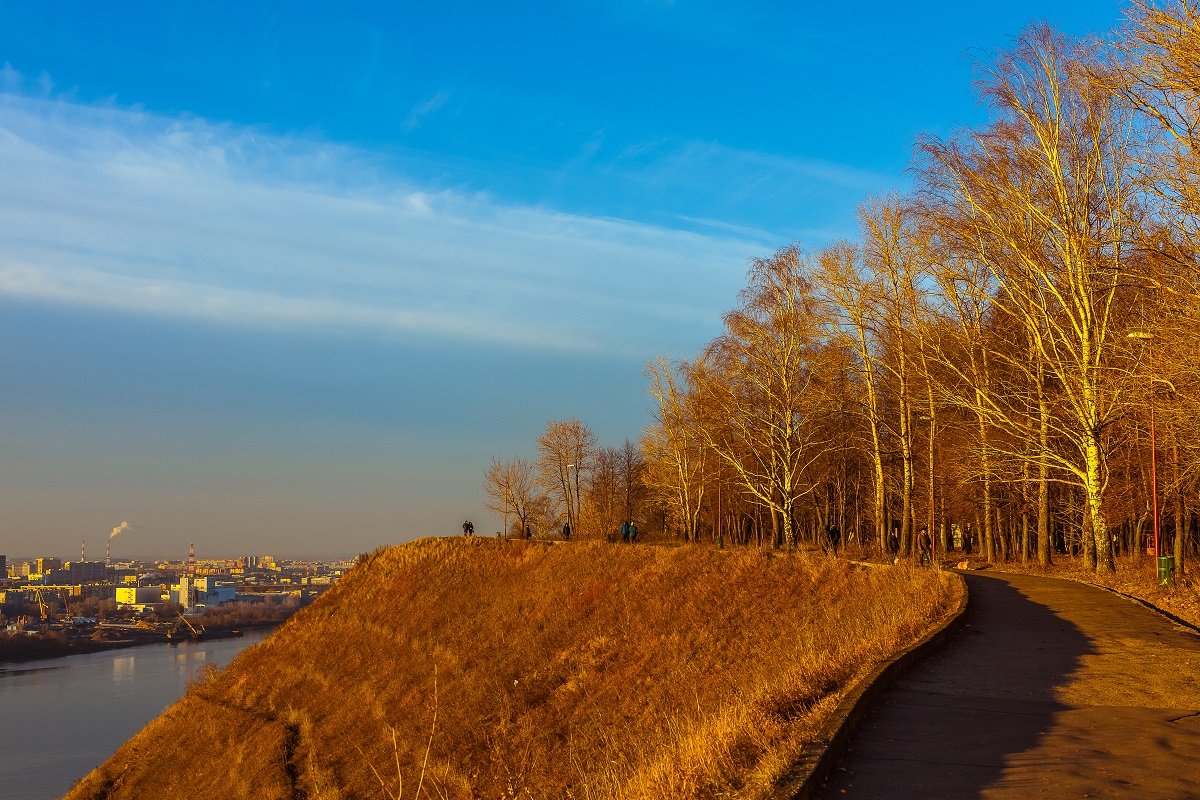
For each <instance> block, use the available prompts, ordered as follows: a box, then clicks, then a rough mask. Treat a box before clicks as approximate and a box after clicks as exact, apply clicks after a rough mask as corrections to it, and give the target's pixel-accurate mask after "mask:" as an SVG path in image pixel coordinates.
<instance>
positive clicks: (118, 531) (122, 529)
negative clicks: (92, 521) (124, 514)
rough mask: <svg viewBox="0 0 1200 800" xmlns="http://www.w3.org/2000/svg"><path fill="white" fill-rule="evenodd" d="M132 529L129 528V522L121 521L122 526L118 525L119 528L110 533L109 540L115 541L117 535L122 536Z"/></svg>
mask: <svg viewBox="0 0 1200 800" xmlns="http://www.w3.org/2000/svg"><path fill="white" fill-rule="evenodd" d="M130 529H131V528H130V526H129V523H128V522H126V521H125V520H121V524H120V525H118V526H117V527H115V528H113V529H112V533H110V534H109V535H108V540H109V541H110V542H111V541H112V540H113V539H115V538H117V535H118V534H121V533H123V532H125V531H127V530H130Z"/></svg>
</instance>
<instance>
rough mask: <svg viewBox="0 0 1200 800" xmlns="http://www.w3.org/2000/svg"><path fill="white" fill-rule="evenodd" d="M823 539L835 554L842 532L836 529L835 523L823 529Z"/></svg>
mask: <svg viewBox="0 0 1200 800" xmlns="http://www.w3.org/2000/svg"><path fill="white" fill-rule="evenodd" d="M825 539H826V540H827V541H828V542H829V549H830V550H832V551H833V554H834V555H835V556H836V555H837V551H838V545H839V544H841V542H842V532H841V531H840V530H839V529H838V526H837V525H830V526H829V527H828V528H826V529H825Z"/></svg>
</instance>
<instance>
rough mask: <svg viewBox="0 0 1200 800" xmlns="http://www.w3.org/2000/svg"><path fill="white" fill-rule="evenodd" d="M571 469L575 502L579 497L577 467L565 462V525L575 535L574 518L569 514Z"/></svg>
mask: <svg viewBox="0 0 1200 800" xmlns="http://www.w3.org/2000/svg"><path fill="white" fill-rule="evenodd" d="M571 470H575V498H576V502H578V499H579V468H578V467H576V466H575V465H574V464H567V527H568V528H570V529H571V534H572V535H576V534H577V531H576V530H575V520H574V519H573V518H572V516H571Z"/></svg>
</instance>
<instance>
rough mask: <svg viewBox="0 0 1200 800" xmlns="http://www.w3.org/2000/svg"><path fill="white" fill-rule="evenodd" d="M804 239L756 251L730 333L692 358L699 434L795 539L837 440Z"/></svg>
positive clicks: (791, 542) (786, 539)
mask: <svg viewBox="0 0 1200 800" xmlns="http://www.w3.org/2000/svg"><path fill="white" fill-rule="evenodd" d="M809 268H810V264H809V263H808V259H807V257H806V256H804V255H802V254H801V252H800V251H799V250H798V249H797V248H795V247H789V248H786V249H783V250H780V251H779V252H777V253H776V254H775V255H774V256H773V257H771V258H765V259H756V260H755V261H754V263H753V266H752V267H751V270H750V283H749V286H747V287H746V289H744V290H743V291H742V293H741V300H742V302H741V306H740V308H738V309H737V310H736V311H732V312H730V313H728V314H726V315H725V329H726V332H725V334H724V335H723V336H720V337H718V338H717V339H716V340H714V341H713V342H712V343H711V344H710V345H709V346H708V348H707V349H706V351H705V354H704V357H703V358H702V359H701V360H700V361H698V362H696V363H695V364H692V365H690V370H689V372H690V380H691V381H692V382H693V385H695V386H696V387H697V389H698V391H699V394H700V396H701V398H702V403H701V405H702V408H703V409H704V411H703V413H702V414H701V415H700V424H699V426H698V429H697V430H698V433H699V435H700V437H701V439H702V440H703V441H704V443H705V445H706V446H707V447H708V448H709V449H710V450H711V451H712V452H713V453H714V454H715V455H716V456H717V457H718V458H720V459H721V460H722V462H723V463H725V464H726V465H727V466H728V467H729V468H730V469H731V470H732V472H733V473H734V475H736V477H737V480H738V484H739V486H740V487H741V489H742V490H743V491H744V492H746V493H747V494H749V495H750V496H752V497H754V498H755V500H757V501H758V502H759V503H761V504H762V506H763V507H765V508H766V509H768V510H769V511H770V512H771V516H772V523H773V527H774V529H775V530H776V532H777V535H776V541H780V540H782V542H783V544H784V545H785V546H786V547H788V548H794V547H795V546H796V529H795V525H794V522H793V511H794V508H795V507H796V504H797V501H798V500H799V499H800V498H801V497H804V496H805V495H807V494H809V493H810V492H811V491H813V489H814V488H815V486H814V485H813V484H812V483H811V482H809V480H808V478H809V477H810V476H809V475H807V474H806V473H807V472H808V469H809V467H810V466H811V465H812V464H813V463H814V462H815V461H817V460H818V459H819V458H820V456H821V454H822V453H823V452H824V450H825V448H826V447H827V446H828V442H827V441H826V440H824V439H822V438H821V436H820V434H821V433H822V430H823V429H822V428H821V426H819V425H817V424H814V420H815V419H817V418H819V417H820V416H821V414H822V413H823V407H824V405H825V401H826V400H827V398H826V396H825V395H824V393H823V387H822V385H821V384H822V376H821V372H822V369H823V368H824V367H825V363H824V362H823V352H822V351H823V349H824V343H823V341H822V339H821V336H820V329H821V324H822V322H823V318H822V316H821V312H820V310H819V309H818V307H817V304H816V302H815V300H814V298H813V295H812V286H811V283H810V281H809V278H808V277H807V275H806V272H807V271H808V270H809Z"/></svg>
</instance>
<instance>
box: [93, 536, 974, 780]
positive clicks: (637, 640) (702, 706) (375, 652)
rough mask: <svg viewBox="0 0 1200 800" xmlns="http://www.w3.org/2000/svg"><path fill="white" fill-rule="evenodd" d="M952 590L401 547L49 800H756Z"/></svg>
mask: <svg viewBox="0 0 1200 800" xmlns="http://www.w3.org/2000/svg"><path fill="white" fill-rule="evenodd" d="M960 591H961V583H960V582H959V581H958V579H957V578H956V577H954V576H951V575H947V574H945V573H940V572H936V571H928V570H925V571H922V570H911V569H907V568H904V567H899V568H895V569H872V570H865V569H860V568H855V567H852V566H850V565H848V564H847V563H846V562H844V561H835V560H833V559H827V558H823V557H821V556H819V555H811V556H810V555H805V554H797V555H791V556H785V555H778V554H772V553H768V552H763V551H748V550H728V551H719V550H712V549H707V548H702V547H675V548H667V547H646V546H621V545H605V544H585V543H573V544H570V545H548V544H540V543H526V542H509V543H504V542H500V541H496V540H489V539H459V538H456V539H438V540H424V541H421V542H415V543H412V544H409V545H404V546H401V547H395V548H390V549H387V550H383V551H379V552H377V553H375V554H373V555H372V556H371V558H370V559H369V560H368V561H367V562H366V563H364V564H362V565H360V566H359V567H357V568H356V569H355V570H353V571H352V572H351V573H350V574H349V575H347V576H346V577H345V578H344V579H343V580H341V581H340V582H339V583H338V584H337V585H336V586H335V587H333V588H332V589H331V590H330V591H329V592H327V593H326V594H325V595H324V596H323V597H322V598H321V599H320V600H319V601H318V602H316V603H314V604H313V605H312V606H311V607H309V608H308V609H305V610H304V611H302V612H300V613H299V614H298V615H297V616H296V617H294V618H293V619H292V620H291V621H289V622H288V623H287V624H285V625H284V626H283V627H282V628H281V629H280V630H279V631H277V632H276V633H275V634H274V635H273V636H271V638H270V639H268V640H267V641H266V642H264V643H263V644H261V645H259V646H257V647H255V648H252V649H251V650H248V651H246V652H245V653H243V654H242V655H241V656H239V657H238V658H237V659H236V660H235V661H234V662H233V664H231V665H230V667H228V668H227V669H226V670H225V671H223V672H221V673H219V674H217V675H214V676H211V677H210V678H209V679H207V680H206V681H205V682H204V683H203V684H202V685H197V686H195V687H193V689H192V690H191V691H190V692H189V694H188V696H186V697H185V698H184V699H183V700H181V701H180V702H179V703H178V704H176V705H175V706H173V707H172V708H171V709H170V710H169V711H168V712H167V713H166V714H165V715H164V716H163V717H162V718H160V719H159V720H156V721H155V722H154V723H152V724H151V725H150V726H148V727H147V729H146V730H144V731H143V732H142V733H141V734H139V735H138V736H137V737H135V739H133V740H131V742H129V743H128V744H127V745H126V746H125V747H124V748H122V750H121V751H119V752H118V753H117V754H116V756H114V758H113V759H112V760H111V761H110V762H108V763H107V764H105V765H103V766H102V767H100V768H99V769H97V770H96V771H95V772H93V773H92V774H91V775H90V776H88V778H87V779H86V780H85V781H84V783H83V784H81V785H80V787H78V788H77V790H76V791H75V792H74V793H73V794H72V795H71V797H73V798H91V797H112V798H126V797H128V798H136V797H152V796H163V797H165V796H178V795H182V794H183V793H184V792H194V791H196V790H202V789H209V788H214V787H219V791H220V792H221V794H222V795H223V796H228V797H251V796H253V797H255V798H260V799H264V800H265V798H272V797H280V798H292V797H301V796H303V797H307V798H312V799H313V800H316V799H317V798H321V799H322V800H334V799H335V798H341V799H342V800H349V798H367V797H390V798H397V797H404V798H417V797H432V798H436V797H442V798H474V797H482V798H506V797H514V798H515V797H522V798H675V797H678V798H713V797H756V796H759V795H761V794H763V793H764V792H765V791H766V790H767V789H769V788H770V787H771V785H772V784H773V782H774V781H775V780H776V779H777V778H778V777H779V776H780V775H781V774H782V773H783V772H784V771H785V770H786V768H787V767H788V765H789V764H790V763H791V762H792V760H793V759H794V757H795V755H796V754H797V753H798V751H799V749H800V748H801V747H802V746H803V744H804V743H805V741H806V740H807V738H808V737H809V736H811V732H812V731H814V730H815V728H816V726H818V725H819V724H820V722H821V721H822V720H823V719H824V718H825V717H826V716H827V715H828V713H829V712H830V711H831V710H832V707H833V705H834V704H835V703H836V701H837V699H838V697H839V696H840V693H841V692H842V691H843V690H844V689H845V688H846V687H847V686H848V685H850V684H851V683H852V682H853V680H854V679H855V677H856V676H859V675H861V674H862V673H864V672H865V671H866V670H868V669H869V668H870V667H871V666H872V665H873V664H874V663H875V662H877V661H878V660H879V659H882V658H885V657H887V656H888V655H889V654H890V653H892V652H894V651H896V650H898V649H900V648H902V647H904V646H906V645H908V644H910V643H911V642H913V641H914V640H915V639H917V638H919V636H920V635H921V634H922V633H923V632H924V631H926V630H928V629H929V628H930V627H931V626H932V625H933V624H935V623H936V622H937V621H939V620H941V619H943V618H945V616H946V615H947V614H948V613H949V612H950V610H951V609H953V607H954V606H955V605H956V603H957V600H958V597H959V592H960ZM435 680H436V689H435ZM435 715H436V724H435ZM104 787H108V788H107V790H106V789H105V788H104ZM418 787H419V788H418ZM106 791H107V792H108V794H105V792H106Z"/></svg>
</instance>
